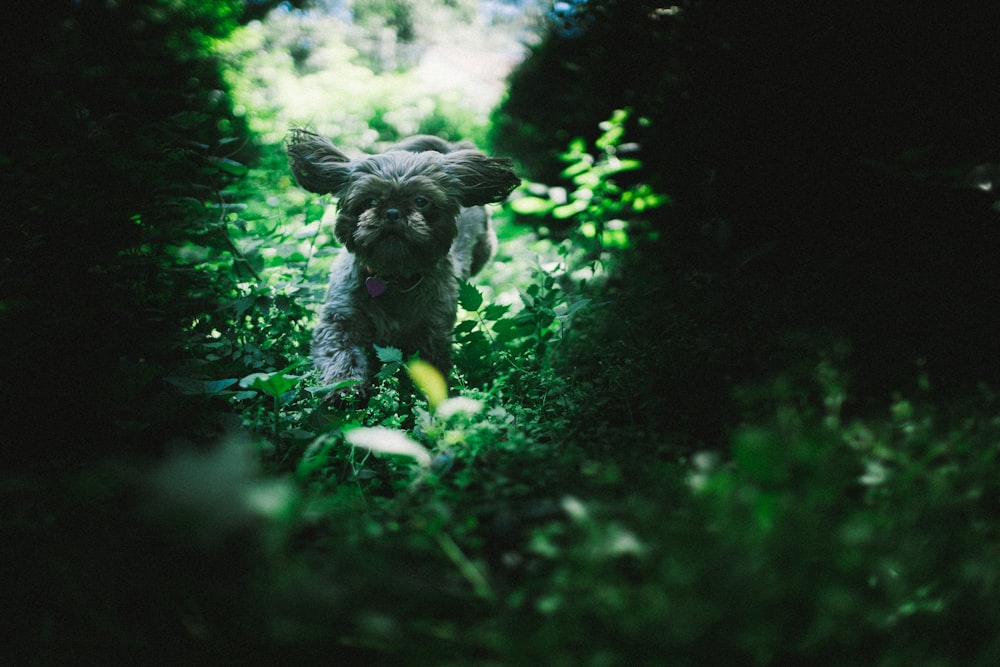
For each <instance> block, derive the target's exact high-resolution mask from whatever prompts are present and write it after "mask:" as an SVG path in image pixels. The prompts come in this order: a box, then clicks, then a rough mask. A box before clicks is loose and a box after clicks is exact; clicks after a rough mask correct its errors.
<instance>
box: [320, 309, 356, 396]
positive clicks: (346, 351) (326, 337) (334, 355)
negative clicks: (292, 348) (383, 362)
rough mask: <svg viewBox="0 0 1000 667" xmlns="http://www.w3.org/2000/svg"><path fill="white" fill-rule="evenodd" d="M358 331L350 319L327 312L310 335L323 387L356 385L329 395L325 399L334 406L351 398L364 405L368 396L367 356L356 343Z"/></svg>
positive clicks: (334, 312) (341, 314)
mask: <svg viewBox="0 0 1000 667" xmlns="http://www.w3.org/2000/svg"><path fill="white" fill-rule="evenodd" d="M357 329H358V326H357V323H356V322H353V321H352V320H351V319H350V318H349V317H347V316H345V315H344V314H343V313H340V312H338V311H335V310H332V309H329V308H327V309H325V310H324V311H323V315H322V317H321V319H320V324H319V326H318V327H316V330H315V331H314V332H313V337H312V358H313V363H314V364H315V366H316V368H317V369H318V370H319V372H320V379H321V381H322V382H323V384H325V385H335V384H339V383H341V382H345V381H348V380H355V381H357V384H355V385H352V386H350V387H343V388H341V389H336V390H334V391H333V392H331V393H330V396H329V397H328V398H329V399H330V400H333V401H334V402H336V403H341V402H345V401H346V400H347V399H349V397H351V396H357V397H358V398H359V399H360V400H361V401H365V400H366V399H367V398H368V396H369V395H370V393H371V387H370V385H369V378H370V377H371V376H370V373H369V369H368V356H367V352H366V350H365V349H364V348H363V347H362V346H361V345H360V344H359V343H358V340H357V339H358V336H357ZM362 338H363V337H362Z"/></svg>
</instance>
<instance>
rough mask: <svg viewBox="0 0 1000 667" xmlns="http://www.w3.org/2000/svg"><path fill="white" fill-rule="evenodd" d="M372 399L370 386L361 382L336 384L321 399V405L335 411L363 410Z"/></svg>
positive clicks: (347, 381) (345, 381) (353, 381)
mask: <svg viewBox="0 0 1000 667" xmlns="http://www.w3.org/2000/svg"><path fill="white" fill-rule="evenodd" d="M371 397H372V386H371V384H370V383H368V382H365V381H363V380H344V381H342V382H338V383H336V384H335V385H334V386H333V389H331V390H330V393H329V394H327V395H326V396H325V397H324V398H323V404H324V405H328V406H330V407H332V408H334V409H336V410H363V409H364V408H366V407H368V401H370V400H371Z"/></svg>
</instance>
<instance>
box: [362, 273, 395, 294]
mask: <svg viewBox="0 0 1000 667" xmlns="http://www.w3.org/2000/svg"><path fill="white" fill-rule="evenodd" d="M365 288H367V289H368V293H369V294H371V295H372V296H382V295H383V294H385V291H386V290H387V289H389V286H388V285H387V284H386V283H385V281H384V280H382V279H381V278H379V277H378V276H369V277H368V278H367V279H366V280H365Z"/></svg>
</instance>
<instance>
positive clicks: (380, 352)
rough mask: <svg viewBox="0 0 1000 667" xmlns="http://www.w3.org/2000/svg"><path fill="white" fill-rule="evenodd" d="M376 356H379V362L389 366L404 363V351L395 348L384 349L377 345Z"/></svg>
mask: <svg viewBox="0 0 1000 667" xmlns="http://www.w3.org/2000/svg"><path fill="white" fill-rule="evenodd" d="M375 356H377V357H378V360H379V361H381V362H382V363H383V364H389V363H392V362H396V363H402V361H403V352H402V350H399V349H397V348H395V347H389V346H386V347H383V346H381V345H376V346H375Z"/></svg>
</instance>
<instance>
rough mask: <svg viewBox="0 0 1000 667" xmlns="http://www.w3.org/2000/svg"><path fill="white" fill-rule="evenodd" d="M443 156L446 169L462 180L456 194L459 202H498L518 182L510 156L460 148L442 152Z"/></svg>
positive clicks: (467, 203)
mask: <svg viewBox="0 0 1000 667" xmlns="http://www.w3.org/2000/svg"><path fill="white" fill-rule="evenodd" d="M442 160H443V164H444V168H445V170H446V171H447V172H448V173H449V174H451V175H452V176H453V177H454V178H455V179H457V181H458V182H459V183H460V184H461V186H460V188H459V192H457V193H456V195H457V197H458V201H459V203H460V204H461V205H462V206H482V205H483V204H499V203H500V202H502V201H503V200H505V199H507V195H509V194H510V193H511V191H512V190H513V189H514V188H516V187H517V186H518V185H520V184H521V179H520V178H518V177H517V174H515V173H514V170H513V169H512V164H513V163H512V162H511V160H510V159H509V158H497V157H487V156H485V155H483V154H482V153H480V152H479V151H476V150H460V151H455V152H454V153H448V154H447V155H444V156H443V157H442Z"/></svg>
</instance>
